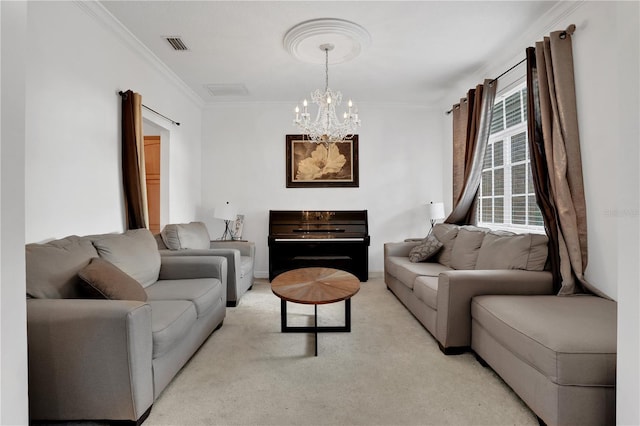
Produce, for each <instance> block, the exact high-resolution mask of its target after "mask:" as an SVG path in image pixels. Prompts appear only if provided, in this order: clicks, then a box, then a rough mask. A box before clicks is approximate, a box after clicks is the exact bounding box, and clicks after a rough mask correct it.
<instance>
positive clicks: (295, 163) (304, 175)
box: [285, 135, 360, 188]
mask: <svg viewBox="0 0 640 426" xmlns="http://www.w3.org/2000/svg"><path fill="white" fill-rule="evenodd" d="M285 142H286V176H287V188H335V187H351V188H357V187H359V185H360V182H359V176H358V135H353V137H352V138H351V139H348V140H345V141H343V142H335V143H329V144H325V143H322V142H321V143H315V142H312V141H310V140H309V139H308V138H307V137H306V136H305V135H286V141H285ZM328 157H329V160H328Z"/></svg>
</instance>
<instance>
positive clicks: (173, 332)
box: [147, 300, 197, 359]
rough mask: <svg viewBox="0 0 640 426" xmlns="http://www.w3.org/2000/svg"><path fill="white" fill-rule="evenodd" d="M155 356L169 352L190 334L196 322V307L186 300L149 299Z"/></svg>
mask: <svg viewBox="0 0 640 426" xmlns="http://www.w3.org/2000/svg"><path fill="white" fill-rule="evenodd" d="M147 303H148V304H149V305H150V306H151V334H152V336H153V337H152V338H153V358H154V359H155V358H159V357H161V356H162V355H164V354H166V353H167V352H169V351H170V350H171V349H173V348H174V347H175V346H177V345H178V344H179V343H180V341H181V340H182V339H183V338H184V337H185V336H186V335H187V334H189V331H190V330H191V328H192V327H193V325H194V324H195V322H196V318H197V314H196V307H195V306H194V304H193V303H191V302H189V301H186V300H149V301H148V302H147Z"/></svg>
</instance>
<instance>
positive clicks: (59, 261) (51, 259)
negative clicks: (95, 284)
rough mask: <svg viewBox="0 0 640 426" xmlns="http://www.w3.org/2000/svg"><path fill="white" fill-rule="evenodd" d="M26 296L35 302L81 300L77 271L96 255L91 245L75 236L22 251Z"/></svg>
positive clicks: (31, 245) (80, 283)
mask: <svg viewBox="0 0 640 426" xmlns="http://www.w3.org/2000/svg"><path fill="white" fill-rule="evenodd" d="M25 256H26V257H25V261H26V278H27V295H29V296H30V297H34V298H38V299H71V298H79V297H82V280H81V279H80V277H78V271H80V270H81V269H82V268H84V267H85V266H87V265H88V264H89V262H90V261H91V259H92V258H94V257H98V252H96V249H95V248H94V247H93V246H92V245H91V241H90V240H88V239H86V238H81V237H78V236H75V235H72V236H69V237H66V238H62V239H60V240H55V241H51V242H48V243H46V244H27V245H26V247H25Z"/></svg>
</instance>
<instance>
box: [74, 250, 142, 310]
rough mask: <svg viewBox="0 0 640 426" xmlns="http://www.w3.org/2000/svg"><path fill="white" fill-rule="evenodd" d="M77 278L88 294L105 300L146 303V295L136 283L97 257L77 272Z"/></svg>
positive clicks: (112, 265)
mask: <svg viewBox="0 0 640 426" xmlns="http://www.w3.org/2000/svg"><path fill="white" fill-rule="evenodd" d="M78 276H79V277H80V278H81V279H82V281H83V283H84V286H85V288H86V289H87V290H89V292H90V293H92V294H97V295H100V296H102V297H104V298H105V299H111V300H138V301H140V302H146V301H147V293H145V291H144V289H143V288H142V286H141V285H140V283H139V282H138V281H136V280H134V279H133V278H131V277H130V276H129V275H127V274H125V273H124V272H122V270H121V269H118V267H116V266H115V265H114V264H112V263H110V262H107V261H106V260H103V259H100V258H99V257H94V258H93V259H91V262H90V263H89V264H88V265H87V266H85V267H84V268H83V269H81V270H80V272H78Z"/></svg>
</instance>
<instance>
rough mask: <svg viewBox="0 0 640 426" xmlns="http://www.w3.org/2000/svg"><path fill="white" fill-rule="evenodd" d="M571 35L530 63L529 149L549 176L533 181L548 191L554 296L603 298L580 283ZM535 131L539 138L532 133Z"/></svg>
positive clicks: (581, 233)
mask: <svg viewBox="0 0 640 426" xmlns="http://www.w3.org/2000/svg"><path fill="white" fill-rule="evenodd" d="M574 30H575V26H573V25H572V26H570V27H569V28H567V30H565V31H555V32H553V33H551V34H550V36H549V37H545V38H544V40H543V41H540V42H537V43H536V47H535V61H532V59H529V61H528V66H527V68H528V74H530V73H531V74H534V73H535V79H534V78H533V76H532V77H531V80H532V81H535V83H534V87H533V90H530V92H532V93H531V96H533V105H532V106H533V108H530V109H529V112H528V114H529V119H530V120H533V121H535V126H534V127H533V134H532V131H531V129H532V127H531V126H530V134H529V139H530V146H531V147H532V148H534V149H535V150H537V151H538V153H539V154H540V155H541V158H540V160H542V161H544V162H545V163H546V173H547V176H546V177H542V178H540V177H539V176H538V177H535V179H536V180H539V181H541V182H542V185H543V186H546V188H543V191H542V192H543V194H542V197H543V198H544V197H546V198H548V201H547V202H546V203H543V204H542V205H541V210H542V211H543V214H544V216H545V226H546V227H547V228H550V229H548V233H549V237H550V238H549V240H550V246H551V245H553V247H550V253H552V254H553V255H554V256H557V259H556V261H557V262H558V266H557V269H558V270H557V271H556V275H557V276H556V280H560V282H559V283H557V284H558V285H559V291H558V295H569V294H574V293H580V292H584V291H585V290H588V291H591V292H593V293H596V294H599V295H602V294H601V292H600V291H598V290H597V289H596V288H595V287H593V286H591V285H590V284H589V283H588V282H587V281H586V279H585V278H584V271H585V269H586V267H587V260H588V259H587V211H586V203H585V197H584V185H583V179H582V157H581V153H580V136H579V133H578V114H577V108H576V93H575V82H574V77H573V76H574V72H573V50H572V46H571V42H572V40H571V35H572V34H573V31H574ZM528 78H529V77H528ZM532 109H533V111H532ZM536 127H537V128H538V129H541V132H540V131H535V128H536ZM540 137H541V138H542V141H540ZM533 151H534V150H533V149H532V153H533ZM532 169H533V173H534V174H535V173H540V171H541V170H542V171H543V172H544V168H543V167H541V165H538V166H537V167H535V168H534V167H532ZM537 192H538V188H537V185H536V193H537ZM545 193H547V194H546V195H545ZM536 195H537V196H538V194H536ZM539 204H540V202H539ZM547 216H549V217H547ZM549 231H550V232H549Z"/></svg>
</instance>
